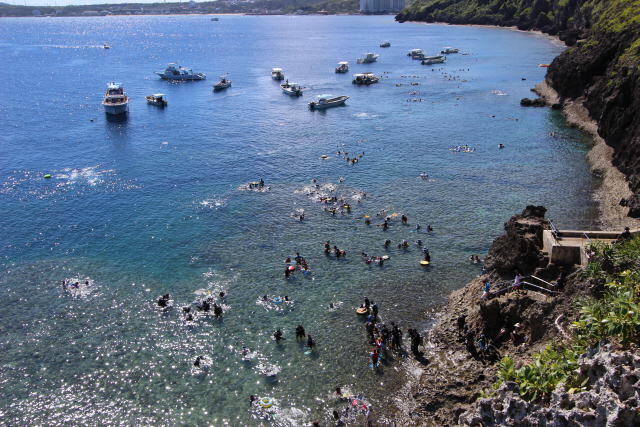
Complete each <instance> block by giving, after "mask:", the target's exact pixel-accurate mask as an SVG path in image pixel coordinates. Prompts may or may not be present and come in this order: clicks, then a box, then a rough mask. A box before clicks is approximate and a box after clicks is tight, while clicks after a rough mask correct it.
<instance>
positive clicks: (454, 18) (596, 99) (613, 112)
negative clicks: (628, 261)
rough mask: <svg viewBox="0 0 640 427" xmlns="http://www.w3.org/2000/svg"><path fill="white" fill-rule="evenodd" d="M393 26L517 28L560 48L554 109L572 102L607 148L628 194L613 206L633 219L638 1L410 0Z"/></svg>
mask: <svg viewBox="0 0 640 427" xmlns="http://www.w3.org/2000/svg"><path fill="white" fill-rule="evenodd" d="M396 19H397V20H398V21H401V22H403V21H426V22H449V23H453V24H489V25H502V26H517V27H518V28H519V29H522V30H540V31H543V32H545V33H548V34H551V35H558V37H559V38H560V39H561V40H563V41H565V43H566V44H567V45H568V46H574V47H572V48H570V49H567V50H566V51H565V52H563V53H562V54H561V55H559V56H558V57H557V58H556V59H555V60H554V61H553V62H552V64H551V66H550V67H549V70H548V74H547V77H546V81H547V83H548V84H549V86H551V87H552V88H553V89H554V90H555V91H557V93H558V94H559V95H560V102H561V103H563V102H565V101H566V100H577V101H578V102H580V103H582V104H583V105H584V106H585V107H586V109H587V110H588V112H589V115H590V116H591V118H593V119H594V120H595V121H596V122H597V123H598V134H599V135H600V136H601V137H602V138H604V140H605V142H606V144H607V145H609V146H610V147H612V148H613V149H614V153H613V159H612V163H613V165H614V166H615V167H617V168H618V169H619V170H620V171H621V172H622V173H623V174H624V175H625V176H626V178H627V179H628V186H629V188H630V190H631V192H632V193H633V194H632V195H631V196H629V197H624V198H623V199H622V200H620V205H621V206H623V207H625V208H627V209H628V215H629V216H631V217H635V218H640V66H639V63H640V2H639V1H637V0H521V1H514V0H495V1H480V0H417V1H416V2H414V3H412V4H411V5H410V6H409V7H407V8H406V9H404V10H403V11H402V12H401V13H400V14H398V16H397V17H396Z"/></svg>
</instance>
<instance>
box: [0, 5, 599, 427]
mask: <svg viewBox="0 0 640 427" xmlns="http://www.w3.org/2000/svg"><path fill="white" fill-rule="evenodd" d="M383 40H389V41H391V43H392V47H391V48H388V49H380V48H378V47H377V46H378V44H379V43H380V42H382V41H383ZM105 42H106V43H108V44H110V45H111V49H109V50H105V49H102V48H100V47H101V45H102V44H103V43H105ZM449 45H450V46H455V47H458V48H460V49H461V52H462V54H458V55H450V56H449V58H448V61H447V63H446V64H445V65H441V66H435V67H428V66H422V65H420V63H419V61H412V60H411V59H409V58H408V57H407V56H406V52H407V51H408V50H409V49H412V48H422V49H425V51H427V52H432V53H436V52H437V51H439V50H440V48H442V47H443V46H449ZM561 49H562V48H561V47H560V46H558V45H557V44H554V43H552V42H550V41H549V40H548V39H547V38H544V37H541V36H538V35H534V34H527V33H521V32H515V31H511V30H506V29H491V28H477V27H458V26H442V25H418V24H397V23H394V22H393V19H392V17H389V16H378V17H356V16H349V17H347V16H340V17H333V16H328V17H286V16H278V17H249V16H247V17H242V16H224V17H221V19H220V22H211V21H210V19H209V18H208V17H206V16H181V17H153V16H149V17H105V18H86V19H84V18H72V19H3V20H1V21H0V59H1V60H2V61H1V62H2V64H3V72H2V76H3V79H2V89H0V93H1V96H0V272H1V273H0V290H1V291H2V295H3V297H2V298H1V299H0V366H1V369H0V419H1V420H3V423H7V424H45V423H47V424H54V423H55V424H58V423H73V424H96V423H109V424H111V423H113V424H116V423H117V424H159V423H162V424H176V423H186V424H205V423H211V424H215V425H219V424H222V423H223V422H227V423H230V424H234V425H238V424H253V423H257V422H258V421H257V418H256V417H257V416H258V415H260V414H256V413H255V412H253V411H251V410H250V409H249V405H248V403H247V402H248V400H247V398H248V396H249V395H250V394H254V395H257V396H260V397H263V396H268V397H271V398H272V399H274V400H275V402H276V405H275V406H274V408H273V411H274V415H273V420H272V421H265V422H274V423H275V424H281V425H289V424H290V425H299V424H300V423H303V422H308V421H310V420H312V419H328V417H330V413H331V410H333V409H334V408H339V407H340V406H339V405H338V404H337V403H336V402H335V401H333V400H332V399H330V398H329V394H330V393H331V391H332V390H333V389H334V388H335V386H337V385H342V386H347V387H348V388H349V389H350V390H352V391H353V392H356V393H364V394H365V395H366V397H367V399H368V400H369V401H370V402H372V403H373V404H374V406H375V407H377V408H382V409H381V412H382V411H383V410H384V408H387V407H388V406H389V402H390V400H389V399H390V398H391V397H392V396H393V390H394V389H395V388H396V387H398V385H399V384H400V383H401V382H402V381H403V380H404V377H403V375H402V372H401V365H402V364H401V360H399V359H398V358H390V359H388V360H386V361H385V365H384V366H383V368H382V369H381V370H380V371H379V372H375V371H373V370H371V369H369V367H368V362H367V352H368V351H369V348H368V346H367V345H366V342H365V333H364V327H363V323H362V321H361V319H358V318H357V316H356V315H355V313H354V311H353V310H354V308H355V307H356V306H357V305H358V304H359V303H360V302H361V300H362V297H363V296H365V295H367V296H369V297H370V298H372V299H374V300H375V301H377V302H379V303H380V306H381V316H382V317H383V318H384V319H385V320H387V321H391V320H395V321H397V322H398V323H399V324H400V325H401V327H402V328H403V329H404V330H406V328H408V327H414V326H415V327H421V326H424V325H425V323H426V322H427V321H428V316H427V314H426V313H428V312H429V311H430V310H431V309H433V308H434V307H435V306H436V305H437V304H439V303H441V302H442V301H443V299H444V298H445V297H446V295H447V294H448V292H450V291H451V290H453V289H456V288H458V287H460V286H462V285H463V284H464V283H465V282H466V281H468V280H469V279H470V278H472V277H474V276H475V275H476V274H477V273H478V268H477V266H475V265H471V264H469V262H468V261H467V259H468V257H469V255H471V254H477V253H479V254H481V255H484V253H485V252H486V250H487V248H488V246H489V245H490V243H491V241H492V239H493V238H494V237H495V236H497V235H498V234H499V233H500V232H501V227H502V224H503V222H504V221H505V220H506V219H507V218H508V217H509V216H510V215H512V214H513V213H515V212H517V211H520V210H521V209H522V208H523V207H524V206H525V205H526V204H531V203H534V204H544V205H545V206H547V207H548V209H549V216H551V217H554V218H558V219H559V222H560V223H562V222H563V220H565V219H567V218H579V219H580V218H590V217H591V216H592V215H593V210H594V209H593V204H592V202H590V200H591V196H590V194H591V187H592V179H591V176H590V174H589V171H588V167H587V165H586V162H585V158H584V154H585V152H586V150H587V149H588V141H587V140H585V139H584V137H582V136H581V135H580V134H578V133H577V132H575V131H573V130H571V129H568V128H566V127H565V124H564V122H563V120H562V118H561V117H560V116H559V114H558V113H557V112H554V111H551V110H549V109H533V108H532V109H524V108H520V107H519V100H520V99H521V98H522V97H524V96H530V95H529V88H530V87H532V86H533V85H534V84H535V83H537V82H539V81H541V80H542V79H543V77H544V69H543V68H539V67H538V64H539V63H548V62H550V61H551V60H552V59H553V57H554V56H556V55H557V54H558V53H559V52H560V51H561ZM367 51H373V52H377V53H379V54H380V55H381V56H380V59H379V61H378V62H377V63H375V64H371V65H356V58H357V57H359V56H361V55H362V54H363V53H365V52H367ZM341 60H348V61H349V62H350V64H351V72H350V73H349V74H346V75H341V74H335V73H334V72H333V69H334V67H335V66H336V65H337V62H338V61H341ZM168 62H178V63H180V64H182V65H185V66H189V67H192V68H193V69H194V70H195V71H201V72H204V73H206V74H207V75H208V79H207V80H206V81H204V82H192V83H183V84H170V83H167V82H165V81H161V80H160V79H159V78H158V77H157V76H155V75H154V74H153V71H158V70H162V69H163V68H164V67H165V65H166V64H167V63H168ZM276 66H279V67H283V68H284V69H285V73H286V75H287V76H288V77H289V79H290V80H291V81H296V82H299V83H301V84H303V85H304V86H307V87H308V88H309V90H308V91H307V92H306V93H305V94H304V96H303V97H301V98H298V99H294V98H289V97H287V96H286V95H284V94H282V93H281V91H280V89H279V87H278V85H277V83H276V82H274V81H272V80H271V78H270V75H269V72H270V69H271V67H276ZM360 71H373V72H375V73H377V74H381V75H383V76H384V78H383V79H382V80H381V82H380V83H379V84H377V85H374V86H371V87H354V86H353V85H352V84H351V74H352V73H353V72H360ZM223 73H229V76H230V78H231V79H232V81H233V86H232V87H231V88H230V89H228V90H226V91H224V92H222V93H213V92H212V91H211V85H212V84H213V83H214V82H215V81H216V80H217V78H216V77H217V76H218V75H220V74H223ZM524 79H526V80H524ZM111 80H116V81H120V82H122V83H123V84H124V86H125V88H126V90H127V92H128V94H129V96H130V98H131V102H130V113H129V115H128V118H127V119H126V120H123V121H120V120H108V119H107V118H106V117H105V115H104V113H103V111H102V107H101V105H100V101H101V96H102V93H103V91H104V89H105V86H106V84H107V82H109V81H111ZM156 92H163V93H166V94H167V96H168V100H169V106H168V107H167V108H166V109H159V108H156V107H153V106H149V105H147V104H146V101H145V99H144V96H145V95H148V94H151V93H156ZM323 93H332V94H335V95H341V94H345V95H349V96H350V97H351V98H350V99H349V100H348V102H347V105H346V106H345V107H341V108H335V109H331V110H327V111H325V112H312V111H309V110H308V109H307V102H309V101H310V100H312V99H314V98H315V97H316V96H317V95H318V94H323ZM416 99H421V100H422V102H414V101H413V100H416ZM551 133H555V134H553V135H551ZM499 143H504V144H505V145H506V148H505V149H503V150H498V144H499ZM465 144H468V145H470V146H473V147H474V148H475V149H476V151H475V152H473V153H455V152H451V151H450V150H449V147H451V146H456V145H465ZM337 151H348V152H350V153H361V152H364V153H365V155H364V156H363V157H362V158H361V159H360V162H359V163H358V164H356V165H349V164H348V163H347V162H346V161H345V160H344V159H343V158H342V157H341V156H339V155H337V154H336V152H337ZM323 154H326V155H329V156H330V158H329V159H327V160H321V159H320V156H321V155H323ZM423 171H426V172H427V173H428V174H429V176H430V179H429V180H428V181H424V180H421V179H419V178H418V175H419V174H420V173H421V172H423ZM45 173H51V174H52V175H53V178H52V179H50V180H45V179H43V175H44V174H45ZM340 177H343V178H344V182H340V179H339V178H340ZM259 178H263V179H264V180H265V181H266V183H267V185H268V186H269V187H270V191H268V192H253V191H242V190H241V188H242V185H244V184H245V183H247V182H249V181H254V180H257V179H259ZM313 178H316V179H317V180H318V182H319V183H320V184H321V190H322V191H323V192H324V193H326V194H329V195H334V194H337V195H338V196H339V197H344V198H345V199H346V200H348V201H349V202H350V203H351V204H352V205H353V209H352V211H351V213H346V214H337V215H336V216H332V215H330V214H328V213H326V212H324V211H323V205H322V204H321V203H319V202H317V201H316V200H314V197H311V196H309V195H307V192H310V191H312V190H313V184H312V182H311V180H312V179H313ZM362 192H366V198H362V199H361V200H360V201H358V200H357V199H358V198H359V195H361V193H362ZM300 209H304V212H305V220H304V221H303V222H299V221H297V220H296V219H295V218H294V217H293V214H294V213H295V212H298V210H300ZM383 209H386V210H387V214H391V213H405V214H406V215H407V216H408V217H409V225H408V226H402V225H400V224H399V221H397V220H394V221H393V222H392V225H391V227H390V229H389V231H387V232H383V231H382V230H381V228H380V227H377V226H376V224H378V223H379V222H380V218H379V217H376V213H378V212H380V211H381V210H383ZM366 214H368V215H370V216H371V218H372V223H373V225H372V226H369V227H367V226H366V225H365V224H364V221H363V216H364V215H366ZM416 223H419V224H421V225H422V226H423V229H422V230H420V231H416V229H415V224H416ZM427 224H432V225H433V227H434V228H435V232H434V233H431V234H429V233H426V231H425V230H424V228H425V227H426V225H427ZM387 238H388V239H391V240H392V242H393V245H392V247H391V248H390V249H389V250H388V251H387V252H386V253H387V254H389V255H390V256H391V259H390V260H389V261H388V262H386V263H385V265H384V267H383V268H379V267H378V266H377V265H371V266H367V265H366V264H364V263H363V262H362V260H361V257H360V255H359V254H360V252H361V251H366V252H367V253H369V254H374V255H382V254H384V253H385V250H384V249H383V247H382V243H383V241H384V240H385V239H387ZM401 239H407V240H408V241H410V242H414V241H415V240H416V239H421V240H423V241H424V242H425V244H426V245H428V247H429V248H430V250H431V253H432V256H433V266H432V268H430V269H429V270H424V269H422V268H421V267H420V266H419V265H418V263H417V261H418V260H419V258H420V250H419V248H417V247H416V246H415V245H413V244H412V246H411V247H410V248H409V249H408V250H407V251H400V250H398V249H396V248H395V245H396V244H397V243H398V242H399V241H400V240H401ZM325 240H330V241H331V242H332V244H336V245H338V246H339V247H340V248H344V249H346V250H347V252H348V256H347V258H346V259H345V260H336V259H335V258H333V257H331V258H326V257H325V256H324V255H323V253H322V244H323V242H324V241H325ZM296 251H299V252H300V253H301V254H302V255H303V256H305V257H307V259H308V261H309V264H310V267H311V270H312V272H313V274H312V276H310V277H303V276H302V275H301V274H300V273H299V272H298V273H296V274H295V275H294V278H292V279H290V280H288V281H287V280H285V278H284V275H283V274H282V272H283V268H284V262H283V261H284V259H285V258H286V257H287V256H292V255H295V252H296ZM63 279H81V280H82V281H84V280H89V281H90V285H89V286H87V287H85V286H83V287H81V288H80V290H77V291H76V290H74V291H72V292H70V291H65V290H64V289H63V288H62V286H61V281H62V280H63ZM198 289H211V290H215V291H216V293H217V292H218V291H219V290H221V289H223V290H225V291H226V292H227V294H228V296H227V298H226V301H225V309H226V311H225V314H224V320H223V321H214V320H211V319H198V320H197V321H196V322H195V324H193V325H188V324H186V323H185V321H184V320H183V317H182V316H181V315H180V313H179V311H178V310H173V311H171V312H169V313H166V314H162V313H160V312H158V311H157V310H156V309H155V308H154V306H153V300H154V299H155V298H156V297H157V296H158V295H160V294H162V293H165V292H170V293H171V294H172V295H173V297H174V298H175V300H176V302H177V304H178V305H187V304H189V303H190V302H191V301H193V300H194V299H195V298H196V295H194V291H196V290H198ZM264 294H268V295H270V296H276V295H280V296H283V295H288V296H289V297H290V298H291V299H293V300H294V301H295V303H294V304H293V305H292V306H291V307H289V308H287V309H286V310H282V309H281V306H275V305H271V306H264V305H261V304H258V303H257V302H258V300H259V297H260V296H261V295H264ZM330 302H335V303H337V305H338V308H337V309H335V310H328V304H329V303H330ZM340 303H342V304H341V305H340ZM275 308H277V309H275ZM298 323H302V324H303V325H304V326H305V328H306V329H307V332H309V333H311V334H312V335H313V336H314V338H315V339H316V340H317V342H318V348H317V350H316V351H315V352H314V353H312V354H311V355H306V354H304V348H302V346H301V345H298V344H297V343H296V342H295V340H294V336H293V335H294V334H293V329H294V327H295V326H296V325H297V324H298ZM276 328H283V330H284V332H285V336H286V339H285V340H284V342H283V344H279V345H277V344H275V343H274V342H273V341H272V340H271V339H270V336H271V334H272V333H273V331H274V330H275V329H276ZM242 345H247V346H249V347H250V348H251V349H253V350H255V351H257V352H259V354H260V356H259V357H258V359H257V360H255V361H252V362H249V363H247V362H243V361H241V358H240V356H239V355H238V350H239V348H240V347H241V346H242ZM198 355H208V356H209V357H210V358H211V359H212V362H213V366H212V367H211V368H210V370H209V371H208V372H204V373H203V372H199V371H194V370H193V369H192V366H191V365H192V363H193V360H194V359H195V358H196V356H198ZM259 363H266V364H273V365H276V366H278V367H279V368H281V372H280V373H279V374H278V376H277V380H273V379H266V378H265V377H264V376H263V375H262V374H260V372H259V370H260V368H259V366H258V365H259Z"/></svg>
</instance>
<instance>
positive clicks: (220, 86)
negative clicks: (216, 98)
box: [213, 76, 231, 91]
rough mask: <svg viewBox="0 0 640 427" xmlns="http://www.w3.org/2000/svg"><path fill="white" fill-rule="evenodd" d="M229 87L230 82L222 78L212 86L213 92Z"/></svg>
mask: <svg viewBox="0 0 640 427" xmlns="http://www.w3.org/2000/svg"><path fill="white" fill-rule="evenodd" d="M230 86H231V80H229V79H228V78H226V77H224V76H220V81H219V82H218V83H216V84H214V85H213V90H216V91H217V90H223V89H226V88H228V87H230Z"/></svg>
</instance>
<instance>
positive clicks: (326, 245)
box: [324, 240, 347, 258]
mask: <svg viewBox="0 0 640 427" xmlns="http://www.w3.org/2000/svg"><path fill="white" fill-rule="evenodd" d="M324 254H325V255H327V256H329V255H331V254H333V255H335V256H336V258H344V257H346V256H347V251H345V250H344V249H340V248H338V247H337V246H336V245H333V249H331V242H329V241H328V240H327V241H326V242H324Z"/></svg>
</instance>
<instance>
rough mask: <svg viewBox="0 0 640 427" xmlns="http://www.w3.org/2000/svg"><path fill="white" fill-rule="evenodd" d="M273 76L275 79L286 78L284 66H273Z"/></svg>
mask: <svg viewBox="0 0 640 427" xmlns="http://www.w3.org/2000/svg"><path fill="white" fill-rule="evenodd" d="M271 78H272V79H273V80H284V71H282V68H272V69H271Z"/></svg>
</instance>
